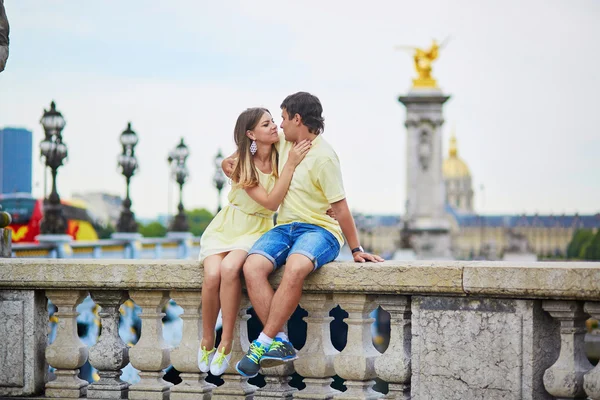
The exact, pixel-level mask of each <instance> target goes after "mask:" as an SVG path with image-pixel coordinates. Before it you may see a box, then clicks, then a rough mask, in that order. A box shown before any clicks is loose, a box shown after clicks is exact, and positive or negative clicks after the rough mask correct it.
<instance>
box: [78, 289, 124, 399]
mask: <svg viewBox="0 0 600 400" xmlns="http://www.w3.org/2000/svg"><path fill="white" fill-rule="evenodd" d="M91 295H92V300H94V302H95V303H96V304H98V305H99V306H100V307H101V308H100V311H99V312H98V315H99V316H100V321H101V324H102V331H101V333H100V337H99V338H98V341H97V342H96V344H95V345H93V346H92V347H91V348H90V364H91V365H92V367H94V368H96V369H97V370H98V375H99V376H100V380H98V381H97V382H94V383H92V384H91V385H90V386H89V387H88V391H87V398H88V399H126V398H127V389H128V388H129V384H128V383H127V382H124V381H123V380H121V374H122V372H121V369H122V368H123V367H125V366H126V365H127V364H128V363H129V348H128V347H127V345H126V344H125V343H124V342H123V340H121V337H120V336H119V318H120V313H119V307H120V306H121V304H123V302H124V301H126V300H127V299H128V295H127V292H124V291H120V290H106V291H100V290H99V291H93V292H92V293H91Z"/></svg>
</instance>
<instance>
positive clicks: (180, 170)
mask: <svg viewBox="0 0 600 400" xmlns="http://www.w3.org/2000/svg"><path fill="white" fill-rule="evenodd" d="M189 155H190V151H189V150H188V148H187V146H186V145H185V143H184V142H183V138H181V142H180V143H179V144H178V145H177V147H175V150H172V151H171V152H170V153H169V158H168V159H167V161H169V164H170V165H171V173H172V175H173V178H174V179H175V181H176V182H177V184H178V185H179V205H178V206H177V209H178V210H179V212H178V213H177V215H176V216H175V219H174V220H173V224H172V225H171V227H170V231H171V232H188V231H189V230H190V226H189V224H188V222H187V216H186V215H185V211H184V207H183V184H184V183H185V181H186V180H187V178H188V177H189V176H190V174H189V172H188V169H187V166H186V165H185V162H186V160H187V158H188V156H189Z"/></svg>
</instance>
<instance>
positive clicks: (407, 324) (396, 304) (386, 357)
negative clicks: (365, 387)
mask: <svg viewBox="0 0 600 400" xmlns="http://www.w3.org/2000/svg"><path fill="white" fill-rule="evenodd" d="M378 302H379V304H380V305H381V307H383V309H384V310H385V311H387V312H389V313H390V344H389V346H388V348H387V350H386V351H385V353H384V354H383V355H382V356H381V357H379V358H377V360H376V361H375V371H376V372H377V376H378V377H379V378H381V379H383V380H384V381H386V382H388V383H389V390H390V391H389V392H388V394H387V395H386V396H385V398H386V399H398V400H409V399H410V375H411V368H410V345H411V335H412V334H411V321H410V315H411V313H410V298H408V297H406V296H393V295H390V296H387V295H386V296H381V297H379V299H378Z"/></svg>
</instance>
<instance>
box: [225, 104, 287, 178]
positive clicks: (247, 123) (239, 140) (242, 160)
mask: <svg viewBox="0 0 600 400" xmlns="http://www.w3.org/2000/svg"><path fill="white" fill-rule="evenodd" d="M266 112H267V113H269V114H271V112H270V111H269V110H267V109H266V108H262V107H254V108H248V109H246V110H245V111H244V112H242V113H241V114H240V116H239V117H238V119H237V121H236V123H235V129H234V130H233V139H234V140H235V144H236V145H237V154H238V161H237V163H236V165H235V168H234V170H233V173H232V174H231V180H232V181H233V182H235V183H236V184H237V185H240V186H241V187H242V188H250V187H254V186H257V185H258V171H257V170H256V166H255V165H254V161H253V155H252V153H250V145H251V144H252V139H250V138H249V137H248V135H246V132H247V131H251V130H253V129H254V128H256V126H257V125H258V123H259V122H260V119H261V118H262V116H263V115H264V114H265V113H266ZM277 162H278V154H277V150H276V148H275V146H272V147H271V164H272V168H273V174H275V177H278V176H279V174H278V171H277Z"/></svg>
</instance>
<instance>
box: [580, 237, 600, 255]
mask: <svg viewBox="0 0 600 400" xmlns="http://www.w3.org/2000/svg"><path fill="white" fill-rule="evenodd" d="M582 250H583V248H582ZM584 256H585V257H584V258H585V259H586V260H589V261H600V229H598V232H596V234H595V235H594V237H593V239H592V240H590V241H589V242H588V243H587V246H586V247H585V253H584Z"/></svg>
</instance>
